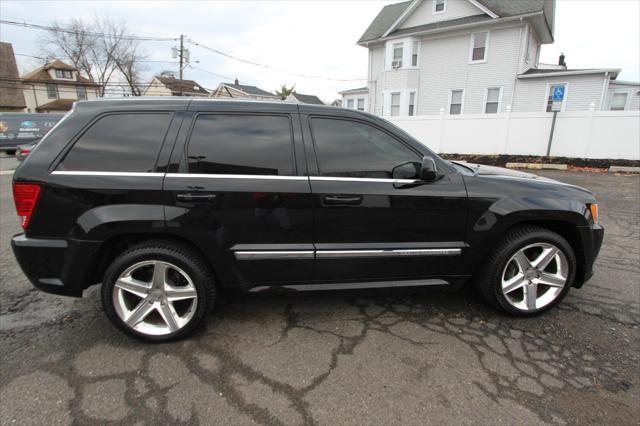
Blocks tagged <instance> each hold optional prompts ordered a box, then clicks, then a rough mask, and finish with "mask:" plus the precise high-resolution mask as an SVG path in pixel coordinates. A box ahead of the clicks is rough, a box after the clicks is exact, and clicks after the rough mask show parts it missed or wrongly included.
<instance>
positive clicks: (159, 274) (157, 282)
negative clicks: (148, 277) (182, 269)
mask: <svg viewBox="0 0 640 426" xmlns="http://www.w3.org/2000/svg"><path fill="white" fill-rule="evenodd" d="M166 275H167V264H166V263H164V262H154V264H153V280H152V281H153V287H154V288H164V283H165V282H166Z"/></svg>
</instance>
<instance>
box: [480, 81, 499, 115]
mask: <svg viewBox="0 0 640 426" xmlns="http://www.w3.org/2000/svg"><path fill="white" fill-rule="evenodd" d="M484 112H485V114H496V113H498V112H500V88H499V87H492V88H490V89H487V101H486V103H485V107H484Z"/></svg>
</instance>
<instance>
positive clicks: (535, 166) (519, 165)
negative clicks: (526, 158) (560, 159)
mask: <svg viewBox="0 0 640 426" xmlns="http://www.w3.org/2000/svg"><path fill="white" fill-rule="evenodd" d="M506 167H507V169H535V170H542V169H550V170H567V165H566V164H549V163H546V164H545V163H507V165H506Z"/></svg>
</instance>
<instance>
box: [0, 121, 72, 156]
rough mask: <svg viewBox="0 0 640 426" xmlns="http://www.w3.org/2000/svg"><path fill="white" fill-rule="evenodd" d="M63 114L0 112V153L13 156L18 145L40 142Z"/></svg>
mask: <svg viewBox="0 0 640 426" xmlns="http://www.w3.org/2000/svg"><path fill="white" fill-rule="evenodd" d="M62 117H64V114H37V113H35V114H34V113H22V112H0V151H5V152H7V153H8V154H14V153H15V151H16V149H17V147H18V146H19V145H29V144H32V143H33V142H36V141H38V140H40V139H41V138H42V137H43V136H44V135H46V134H47V133H48V132H49V131H50V130H51V129H53V126H55V125H56V123H57V122H58V121H60V119H61V118H62Z"/></svg>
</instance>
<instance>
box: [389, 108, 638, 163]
mask: <svg viewBox="0 0 640 426" xmlns="http://www.w3.org/2000/svg"><path fill="white" fill-rule="evenodd" d="M552 117H553V114H551V113H544V112H541V113H523V112H506V113H501V114H465V115H445V114H441V115H423V116H416V117H393V118H391V121H392V122H393V123H394V124H396V125H397V126H399V127H401V128H402V129H404V130H405V131H406V132H408V133H409V134H411V135H412V136H414V137H415V138H416V139H418V140H419V141H420V142H422V143H424V144H425V145H427V146H428V147H429V148H431V149H432V150H433V151H435V152H438V153H446V154H487V155H493V154H508V155H541V156H544V155H546V154H547V144H548V142H549V132H550V130H551V121H552ZM550 155H551V156H553V157H580V158H609V159H627V160H640V111H572V112H559V113H558V117H557V120H556V126H555V130H554V136H553V141H552V144H551V154H550Z"/></svg>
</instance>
